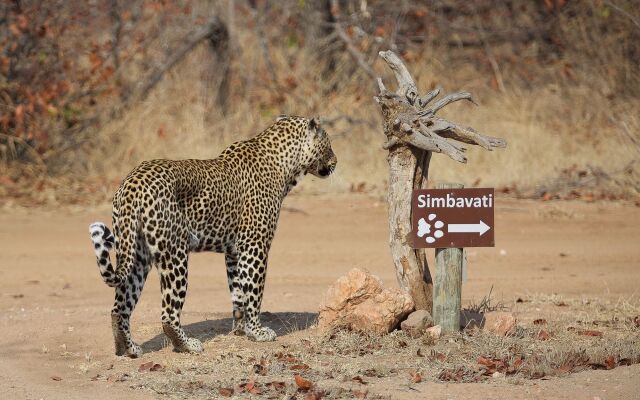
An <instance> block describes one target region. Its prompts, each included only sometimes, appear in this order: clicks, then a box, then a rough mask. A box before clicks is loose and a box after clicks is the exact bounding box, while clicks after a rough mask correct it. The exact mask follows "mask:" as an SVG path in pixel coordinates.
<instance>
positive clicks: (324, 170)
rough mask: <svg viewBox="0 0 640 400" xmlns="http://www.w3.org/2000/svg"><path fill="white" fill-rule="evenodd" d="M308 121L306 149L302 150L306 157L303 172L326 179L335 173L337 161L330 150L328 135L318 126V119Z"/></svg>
mask: <svg viewBox="0 0 640 400" xmlns="http://www.w3.org/2000/svg"><path fill="white" fill-rule="evenodd" d="M308 121H309V123H308V125H307V132H306V133H307V135H306V136H307V140H306V143H305V147H306V148H305V149H304V150H305V151H304V153H305V155H306V157H305V158H306V160H305V161H306V162H305V164H306V165H305V167H306V171H305V172H307V173H310V174H312V175H314V176H317V177H320V178H326V177H328V176H329V175H331V174H332V173H333V172H334V171H335V169H336V164H337V163H338V159H337V158H336V155H335V153H334V152H333V149H332V148H331V141H330V140H329V135H328V134H327V132H326V131H325V130H324V129H322V127H321V126H320V121H319V119H318V118H312V119H309V120H308Z"/></svg>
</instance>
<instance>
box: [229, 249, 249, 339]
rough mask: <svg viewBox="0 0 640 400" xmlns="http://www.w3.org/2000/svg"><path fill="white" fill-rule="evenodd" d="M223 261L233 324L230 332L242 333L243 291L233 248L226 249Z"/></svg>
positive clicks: (236, 257) (236, 254)
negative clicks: (225, 267) (225, 268)
mask: <svg viewBox="0 0 640 400" xmlns="http://www.w3.org/2000/svg"><path fill="white" fill-rule="evenodd" d="M224 261H225V264H226V265H227V282H228V284H229V293H231V304H232V306H233V313H232V317H233V326H232V327H231V332H230V333H232V334H234V335H244V334H245V332H244V292H243V290H242V284H241V283H240V280H239V271H238V253H237V252H236V251H235V250H233V249H228V250H227V251H226V252H225V255H224Z"/></svg>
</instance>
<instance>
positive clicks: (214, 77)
mask: <svg viewBox="0 0 640 400" xmlns="http://www.w3.org/2000/svg"><path fill="white" fill-rule="evenodd" d="M214 20H215V23H213V24H212V25H211V27H212V28H211V31H210V33H209V35H208V36H207V43H208V49H209V53H210V59H211V62H210V64H209V65H207V66H206V68H207V70H206V72H205V90H206V93H205V107H206V113H205V122H210V121H211V118H214V116H215V115H216V113H215V112H213V109H214V104H215V105H216V106H217V107H218V108H219V110H220V112H221V113H222V114H223V115H224V114H226V113H227V110H228V99H229V84H230V81H231V60H232V55H231V40H230V35H229V29H228V28H227V25H226V24H225V23H224V22H222V21H221V20H220V19H219V18H217V17H216V18H215V19H214ZM214 99H215V100H214Z"/></svg>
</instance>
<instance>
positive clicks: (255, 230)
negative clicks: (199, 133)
mask: <svg viewBox="0 0 640 400" xmlns="http://www.w3.org/2000/svg"><path fill="white" fill-rule="evenodd" d="M336 162H337V160H336V157H335V154H334V153H333V150H332V149H331V143H330V141H329V138H328V136H327V133H326V132H325V131H324V130H323V129H322V128H321V126H320V124H319V122H318V121H317V120H316V119H306V118H301V117H284V118H282V117H281V118H279V119H278V120H277V121H276V123H275V124H274V125H272V126H271V127H269V128H267V129H266V130H265V131H263V132H262V133H260V134H258V135H257V136H255V137H254V138H252V139H249V140H246V141H241V142H237V143H234V144H232V145H231V146H229V147H228V148H227V149H226V150H224V151H223V152H222V153H221V154H220V156H219V157H218V158H215V159H213V160H179V161H173V160H153V161H145V162H143V163H142V164H140V165H139V166H138V167H136V168H135V169H134V170H133V171H131V173H129V175H128V176H127V177H126V178H125V179H124V181H123V182H122V184H121V185H120V187H119V189H118V190H117V192H116V193H115V196H114V199H113V229H114V234H115V238H114V235H112V234H111V232H110V231H109V229H108V228H107V227H106V226H105V224H103V223H100V222H96V223H94V224H92V225H91V226H90V228H89V231H90V235H91V239H92V241H93V244H94V249H95V253H96V258H97V262H98V268H99V271H100V274H101V276H102V278H103V280H104V282H105V283H106V284H107V285H109V286H112V287H114V288H115V303H114V306H113V309H112V311H111V319H112V328H113V334H114V339H115V345H116V354H118V355H128V356H131V357H137V356H139V355H140V354H141V353H142V350H141V348H140V346H138V345H137V344H136V343H134V342H133V340H132V339H131V333H130V327H129V320H130V317H131V313H132V312H133V310H134V308H135V306H136V303H137V302H138V300H139V299H140V294H141V292H142V288H143V285H144V282H145V280H146V278H147V274H148V273H149V270H150V268H151V265H155V266H156V267H157V268H158V271H159V274H160V286H161V291H162V325H163V330H164V332H165V334H166V335H167V336H168V337H169V339H171V341H172V343H173V346H174V348H175V349H176V350H177V351H184V352H201V351H202V344H201V343H200V341H198V340H197V339H195V338H189V337H187V336H186V334H185V332H184V331H183V329H182V327H181V325H180V313H181V310H182V306H183V304H184V300H185V296H186V293H187V270H188V267H187V261H188V257H189V253H190V252H194V251H196V252H199V251H214V252H218V253H224V254H225V263H226V267H227V278H228V285H229V291H230V292H231V300H232V305H233V313H232V315H233V321H234V322H233V329H232V332H234V333H236V334H246V335H247V336H248V337H249V338H251V339H253V340H257V341H268V340H274V339H275V337H276V334H275V332H274V331H273V330H272V329H270V328H268V327H264V326H262V325H261V323H260V306H261V303H262V295H263V292H264V283H265V277H266V272H267V258H268V254H269V248H270V247H271V241H272V240H273V236H274V233H275V230H276V225H277V222H278V216H279V214H280V207H281V205H282V201H283V200H284V198H285V196H286V195H287V193H289V191H290V190H291V189H292V188H293V186H295V185H296V183H297V179H299V177H301V176H302V175H305V174H307V173H311V174H313V175H315V176H319V177H326V176H329V175H330V174H331V173H332V172H333V171H334V169H335V166H336ZM112 248H114V249H115V254H116V266H115V267H114V266H113V265H112V263H111V259H110V256H109V250H111V249H112Z"/></svg>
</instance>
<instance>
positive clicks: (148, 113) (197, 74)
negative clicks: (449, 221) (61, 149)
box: [84, 30, 640, 195]
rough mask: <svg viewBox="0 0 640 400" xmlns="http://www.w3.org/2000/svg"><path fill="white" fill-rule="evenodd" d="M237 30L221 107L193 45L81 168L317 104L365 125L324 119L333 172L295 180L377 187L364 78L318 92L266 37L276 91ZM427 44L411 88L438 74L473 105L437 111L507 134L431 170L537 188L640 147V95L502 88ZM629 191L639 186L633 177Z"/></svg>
mask: <svg viewBox="0 0 640 400" xmlns="http://www.w3.org/2000/svg"><path fill="white" fill-rule="evenodd" d="M237 35H238V38H237V41H238V43H242V52H241V53H240V55H239V58H237V59H235V60H234V63H235V64H236V66H235V67H234V68H233V70H234V71H246V75H244V76H238V74H236V75H234V77H233V82H232V84H231V87H232V88H233V90H232V98H231V99H230V101H231V107H230V111H229V113H228V114H227V115H225V116H222V115H216V116H211V115H208V116H207V115H206V114H207V113H208V112H207V111H206V110H207V107H206V104H207V100H208V97H209V96H210V95H211V94H210V93H205V92H204V90H203V89H202V88H203V87H206V85H205V84H204V82H203V78H202V77H203V76H205V71H204V68H205V67H204V66H205V65H207V64H206V62H205V60H206V57H207V55H206V52H205V51H204V49H199V50H198V51H195V52H194V53H192V54H191V55H190V56H189V57H188V58H187V59H186V60H185V61H184V62H182V63H181V64H180V65H179V66H178V67H176V68H175V70H174V71H172V73H171V74H170V76H169V77H168V79H165V80H164V81H163V82H162V83H161V84H160V85H159V87H158V88H157V89H156V90H155V91H154V92H153V93H152V95H151V96H150V97H149V98H148V99H147V100H146V101H145V102H143V103H142V104H138V105H137V106H135V107H134V108H133V109H131V110H127V111H125V112H124V114H123V115H122V118H119V119H118V120H115V121H111V122H109V123H108V124H106V125H105V126H104V127H103V128H102V129H101V130H100V131H99V132H96V135H95V137H97V138H99V144H98V146H97V147H96V148H95V149H90V148H88V149H87V151H88V152H89V154H88V156H87V157H86V160H84V162H86V166H85V167H86V168H85V170H86V171H88V172H87V173H88V175H107V176H108V178H114V179H115V178H119V177H122V176H123V175H124V174H125V173H126V172H127V171H128V170H130V169H131V168H132V167H133V166H135V165H136V164H138V163H139V162H140V161H142V160H144V159H152V158H210V157H215V156H216V155H217V154H218V153H219V152H220V151H221V150H222V149H223V148H224V147H226V146H227V145H228V144H230V143H231V142H233V141H236V140H240V139H244V138H247V137H249V136H251V135H253V134H255V133H257V132H259V131H260V130H262V129H264V128H265V127H267V126H268V125H269V124H271V123H272V122H273V121H274V118H275V117H276V116H277V115H279V114H281V113H288V114H298V115H315V114H319V115H321V116H323V117H325V118H328V119H333V118H335V117H338V116H343V115H349V116H350V117H351V118H353V119H354V120H361V121H367V123H356V124H349V123H347V122H345V121H344V120H341V121H338V122H336V123H335V124H334V125H333V126H330V127H329V128H328V130H329V132H330V133H332V134H333V136H334V140H333V141H334V147H335V150H336V153H337V155H338V159H339V168H338V169H337V173H336V174H335V176H334V177H333V179H332V180H331V181H330V182H329V184H322V185H318V184H316V183H315V182H304V183H303V184H302V185H301V187H300V188H299V189H297V190H298V191H303V192H307V193H314V192H319V191H321V192H335V191H345V190H349V189H350V188H351V187H352V185H354V184H356V185H357V184H360V183H364V185H363V186H362V185H361V188H362V190H364V191H376V192H383V191H384V189H385V188H386V179H387V166H386V151H384V150H382V149H381V144H382V143H383V137H382V132H381V124H380V115H379V110H378V109H377V107H376V105H375V103H374V102H373V100H372V99H371V96H372V95H373V82H371V79H370V78H368V77H366V76H365V75H363V74H360V73H356V74H355V75H354V76H352V77H351V78H350V79H346V80H345V81H344V85H343V86H342V87H340V88H339V89H338V91H337V92H334V93H330V94H323V89H325V88H324V86H325V85H326V84H324V83H322V82H320V81H319V80H318V79H317V77H318V76H319V70H318V68H314V67H313V63H312V62H311V61H310V60H307V59H306V58H305V57H304V56H300V55H298V54H297V55H296V58H295V59H296V66H294V67H290V66H289V65H290V61H291V57H292V52H294V51H297V49H290V48H288V47H286V46H283V47H277V48H276V47H274V48H273V49H272V53H273V60H272V61H273V64H274V65H275V66H276V73H277V75H278V77H277V79H278V81H279V82H287V80H288V79H289V80H292V79H293V80H294V81H295V84H294V83H292V84H291V85H292V86H291V87H289V88H287V92H286V93H280V92H282V89H281V88H278V87H277V86H275V85H274V84H273V83H269V82H270V79H269V78H268V75H269V74H268V73H266V72H265V66H264V60H263V59H262V57H261V51H260V50H259V48H258V44H257V43H256V40H255V36H254V35H253V33H252V32H249V31H243V30H239V31H238V33H237ZM434 54H439V53H438V51H437V50H435V49H431V50H427V49H425V50H424V51H423V52H422V57H418V59H417V62H414V63H413V64H411V65H410V66H409V67H410V69H411V70H412V72H413V74H414V76H415V77H416V79H417V81H418V86H419V87H420V88H421V89H422V90H427V89H429V88H431V87H433V86H434V85H436V84H440V85H442V86H443V87H444V88H445V91H453V90H457V89H464V90H469V91H471V92H472V93H474V95H475V97H476V100H477V102H478V103H479V104H480V107H476V106H474V105H470V104H455V105H452V106H450V107H448V108H447V110H446V111H445V113H446V114H447V115H448V116H449V117H450V118H452V119H453V120H455V121H458V122H460V123H463V124H467V125H470V126H473V127H475V128H477V129H478V130H480V131H482V132H485V133H487V134H492V135H496V136H501V137H504V138H506V139H507V140H508V141H509V147H508V148H507V149H506V150H499V151H494V152H486V151H484V150H478V149H475V148H474V149H471V150H470V155H469V163H468V165H462V164H459V163H456V162H454V161H452V160H450V159H448V158H447V157H445V156H440V155H437V156H435V157H434V159H433V168H432V169H431V176H432V177H433V179H434V180H440V181H443V180H453V181H459V182H463V183H465V184H467V185H475V186H506V185H516V186H518V187H533V186H536V185H538V184H540V183H541V182H543V181H545V180H547V179H549V178H550V177H554V176H556V175H557V174H558V173H559V172H560V171H561V170H563V169H566V168H570V167H571V166H573V165H578V166H586V165H589V166H592V167H594V168H601V169H602V170H603V171H606V172H609V173H611V172H615V171H620V170H622V169H624V168H625V167H626V166H628V165H629V163H630V162H631V161H632V160H634V159H635V158H637V157H638V149H637V148H635V147H634V146H632V145H629V143H630V142H629V140H630V139H629V134H628V133H629V132H631V134H632V135H633V134H635V133H634V132H637V131H638V129H640V119H639V118H638V116H637V113H633V112H630V111H631V110H634V109H638V107H640V100H639V99H625V101H620V102H609V101H608V100H606V99H605V100H602V103H596V104H594V101H595V102H599V101H600V100H597V99H596V98H594V96H595V93H594V92H595V91H596V90H597V89H596V88H589V87H586V86H584V85H575V86H574V87H559V86H558V85H556V84H554V83H549V84H548V85H547V86H541V87H533V88H528V89H526V90H525V89H521V88H519V87H518V86H517V85H516V84H515V83H514V84H513V85H511V84H510V83H509V80H508V76H507V77H505V80H506V90H505V92H498V91H495V90H493V89H491V88H490V87H487V84H486V82H487V77H486V76H484V75H482V74H481V73H479V72H478V69H476V68H474V66H473V65H472V64H465V65H461V66H460V68H457V69H451V68H449V67H448V66H447V65H446V61H445V60H440V59H439V58H438V57H437V56H436V57H434V56H433V55H434ZM240 66H242V68H240ZM375 67H376V70H377V71H378V72H379V73H380V74H381V75H382V76H384V77H385V79H386V80H387V82H388V83H389V84H391V82H393V80H392V77H391V76H390V75H389V73H388V71H386V70H385V68H386V67H385V66H384V65H383V63H381V62H378V63H377V64H376V65H375ZM550 73H551V72H550ZM279 85H281V83H279ZM294 86H295V87H294ZM605 103H606V105H605ZM211 112H215V111H211ZM205 120H208V121H209V122H205ZM612 121H615V122H614V123H612ZM307 181H310V180H307ZM630 191H631V194H632V195H633V194H636V193H637V185H636V187H631V188H630Z"/></svg>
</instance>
